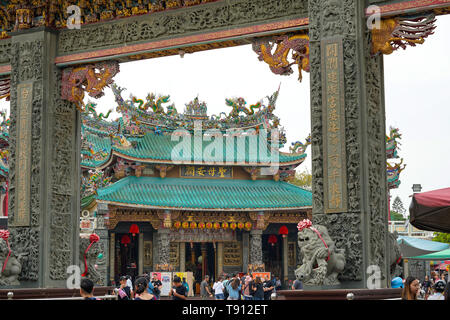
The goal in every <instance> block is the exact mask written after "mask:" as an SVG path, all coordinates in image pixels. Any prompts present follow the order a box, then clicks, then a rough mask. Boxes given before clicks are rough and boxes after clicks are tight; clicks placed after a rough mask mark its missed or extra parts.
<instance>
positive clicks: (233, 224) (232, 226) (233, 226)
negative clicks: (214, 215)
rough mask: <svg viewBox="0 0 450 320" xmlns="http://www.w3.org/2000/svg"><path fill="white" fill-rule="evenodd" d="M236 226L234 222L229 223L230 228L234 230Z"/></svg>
mask: <svg viewBox="0 0 450 320" xmlns="http://www.w3.org/2000/svg"><path fill="white" fill-rule="evenodd" d="M236 227H237V225H236V222H232V223H230V229H231V230H235V229H236Z"/></svg>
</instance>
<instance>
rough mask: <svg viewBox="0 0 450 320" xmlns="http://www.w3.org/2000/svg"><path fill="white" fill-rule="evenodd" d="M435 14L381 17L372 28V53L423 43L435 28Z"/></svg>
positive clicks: (389, 51) (391, 50) (387, 51)
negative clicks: (378, 23) (377, 23)
mask: <svg viewBox="0 0 450 320" xmlns="http://www.w3.org/2000/svg"><path fill="white" fill-rule="evenodd" d="M435 22H436V18H435V14H434V13H431V14H428V15H421V16H415V17H397V18H390V19H382V20H381V21H380V25H379V27H377V26H374V27H373V28H372V54H374V55H375V54H379V53H381V54H391V53H393V52H394V51H395V50H398V49H399V48H403V49H406V47H407V46H408V45H409V46H412V47H415V46H416V45H417V44H423V43H424V42H425V38H427V37H428V36H429V35H432V34H433V30H434V29H435V28H436V26H435V25H434V23H435Z"/></svg>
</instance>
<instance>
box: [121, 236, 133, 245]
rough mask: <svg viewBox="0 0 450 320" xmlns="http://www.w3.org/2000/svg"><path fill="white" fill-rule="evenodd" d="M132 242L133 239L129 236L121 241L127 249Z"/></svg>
mask: <svg viewBox="0 0 450 320" xmlns="http://www.w3.org/2000/svg"><path fill="white" fill-rule="evenodd" d="M130 242H131V239H130V237H129V236H128V235H126V234H125V235H123V236H122V238H121V239H120V243H121V244H123V245H124V246H125V247H126V246H127V244H129V243H130Z"/></svg>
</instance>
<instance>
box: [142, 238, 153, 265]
mask: <svg viewBox="0 0 450 320" xmlns="http://www.w3.org/2000/svg"><path fill="white" fill-rule="evenodd" d="M152 265H153V246H152V242H151V241H144V266H145V267H149V266H152Z"/></svg>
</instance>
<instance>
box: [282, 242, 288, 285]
mask: <svg viewBox="0 0 450 320" xmlns="http://www.w3.org/2000/svg"><path fill="white" fill-rule="evenodd" d="M288 275H289V270H288V238H287V236H286V237H283V280H284V283H285V284H287V281H288Z"/></svg>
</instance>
